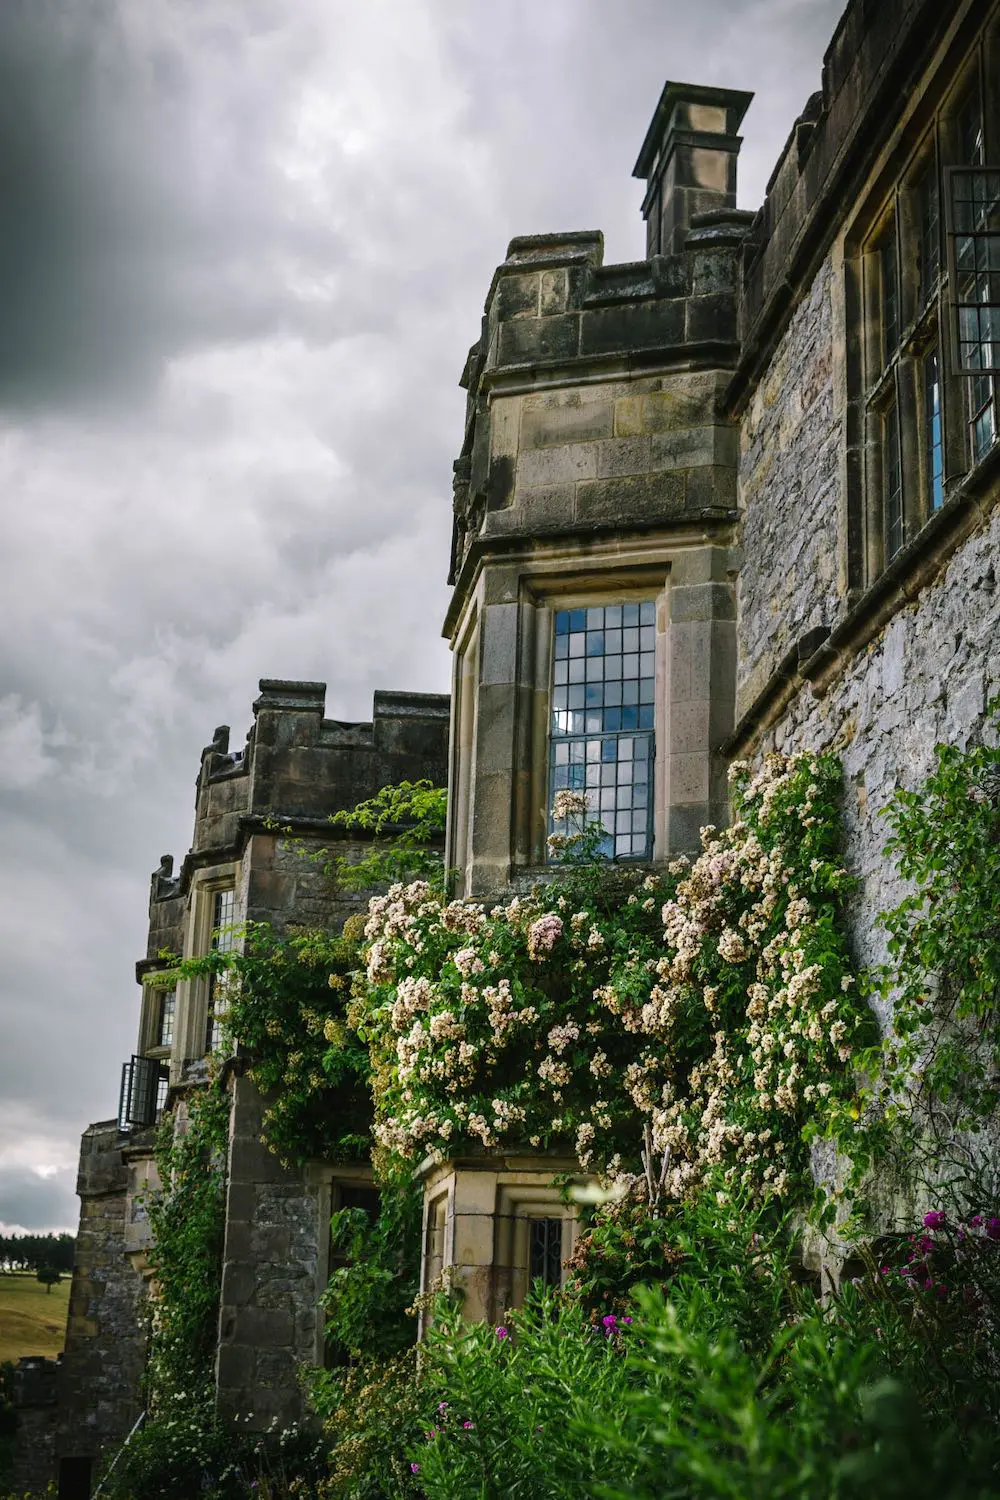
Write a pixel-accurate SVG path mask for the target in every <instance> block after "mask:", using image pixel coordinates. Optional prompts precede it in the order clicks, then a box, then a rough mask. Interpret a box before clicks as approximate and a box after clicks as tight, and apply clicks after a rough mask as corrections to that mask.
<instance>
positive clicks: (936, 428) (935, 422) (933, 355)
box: [924, 349, 944, 510]
mask: <svg viewBox="0 0 1000 1500" xmlns="http://www.w3.org/2000/svg"><path fill="white" fill-rule="evenodd" d="M924 418H925V422H926V433H927V499H928V502H929V504H930V508H931V510H939V509H940V507H941V506H942V505H943V504H944V437H943V432H942V427H941V364H940V361H939V359H938V352H937V350H936V349H932V350H931V351H930V353H929V354H927V355H925V356H924Z"/></svg>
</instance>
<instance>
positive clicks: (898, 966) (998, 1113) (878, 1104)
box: [866, 700, 1000, 1208]
mask: <svg viewBox="0 0 1000 1500" xmlns="http://www.w3.org/2000/svg"><path fill="white" fill-rule="evenodd" d="M990 711H991V718H990V722H989V724H988V726H987V732H988V733H991V734H992V737H994V738H995V737H996V736H997V735H998V734H1000V700H996V701H994V702H993V703H992V704H991V705H990ZM935 762H936V763H935V768H934V770H933V772H932V773H931V775H930V776H929V777H928V778H927V779H926V780H925V782H924V783H923V784H922V785H921V786H920V787H918V788H917V789H916V790H915V791H906V790H903V789H900V790H898V791H897V792H896V794H895V796H894V798H893V800H892V802H891V803H890V804H889V806H888V808H887V809H886V814H885V816H886V818H887V821H888V824H889V828H890V837H889V840H888V843H887V844H886V849H885V852H886V854H887V855H888V856H890V857H891V858H892V859H894V860H895V862H896V865H897V867H898V869H899V873H900V874H901V875H902V876H903V877H904V878H905V879H906V880H907V881H908V882H909V884H910V889H909V891H908V892H907V894H906V895H905V896H904V897H903V899H902V900H901V901H900V902H899V903H898V904H897V905H896V906H895V907H893V908H892V909H891V910H890V911H888V912H886V913H884V914H883V915H882V916H881V917H880V919H879V920H880V924H881V926H882V927H883V928H884V930H885V931H886V933H887V942H888V951H889V962H888V963H886V964H884V965H882V966H880V967H879V968H877V969H876V970H875V971H873V974H872V976H871V988H872V989H873V990H874V992H875V994H876V995H878V996H879V997H880V998H881V999H882V1000H883V1001H884V1002H885V1003H886V1005H887V1008H888V1009H889V1011H890V1013H891V1026H890V1029H889V1032H888V1034H887V1036H886V1038H885V1041H884V1043H883V1045H882V1046H881V1048H879V1049H878V1050H877V1051H873V1052H872V1053H871V1054H870V1055H869V1057H868V1058H867V1059H866V1062H867V1066H868V1069H869V1071H870V1074H871V1076H872V1079H873V1080H874V1082H873V1087H872V1091H871V1096H870V1110H869V1115H868V1120H867V1127H868V1129H867V1142H866V1144H867V1146H868V1149H869V1151H870V1152H873V1153H876V1154H878V1155H879V1156H881V1157H883V1158H890V1159H892V1161H893V1163H894V1165H895V1166H896V1168H897V1169H898V1170H899V1171H900V1172H901V1174H902V1176H903V1177H904V1178H906V1179H910V1180H912V1181H916V1182H921V1181H922V1182H923V1184H924V1189H925V1191H926V1189H927V1188H929V1187H931V1186H932V1191H933V1192H934V1194H935V1195H936V1196H940V1194H942V1193H947V1192H948V1191H949V1184H950V1186H951V1191H952V1196H953V1197H954V1198H955V1199H956V1206H957V1205H959V1204H962V1203H965V1204H969V1202H970V1199H971V1206H972V1207H973V1208H976V1207H980V1208H982V1207H985V1206H986V1203H987V1202H988V1201H990V1199H991V1198H992V1197H993V1196H994V1195H995V1192H996V1187H997V1181H996V1177H995V1174H994V1173H993V1172H992V1171H990V1169H989V1153H988V1151H984V1150H983V1146H984V1145H985V1143H986V1140H987V1139H988V1136H989V1134H990V1133H991V1132H995V1130H996V1127H997V1124H998V1121H1000V1110H998V1098H1000V1092H998V1090H1000V747H997V746H996V745H988V744H983V745H976V746H972V747H970V748H968V749H965V750H961V749H959V748H958V747H956V746H954V745H938V746H937V747H936V749H935ZM983 1132H986V1135H984V1134H983ZM984 1170H985V1172H986V1181H985V1182H984V1181H983V1180H982V1179H983V1174H984ZM984 1193H985V1194H986V1195H988V1196H987V1197H984Z"/></svg>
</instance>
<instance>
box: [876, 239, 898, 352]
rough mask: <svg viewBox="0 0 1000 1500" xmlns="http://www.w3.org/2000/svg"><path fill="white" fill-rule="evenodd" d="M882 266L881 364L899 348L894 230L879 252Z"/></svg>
mask: <svg viewBox="0 0 1000 1500" xmlns="http://www.w3.org/2000/svg"><path fill="white" fill-rule="evenodd" d="M879 260H880V263H881V267H882V364H883V367H884V366H885V365H887V364H888V363H889V361H890V360H891V359H892V358H893V356H894V355H895V353H896V350H897V349H898V348H899V264H898V262H897V259H896V230H895V227H893V229H892V232H891V233H890V234H889V235H888V236H887V238H886V239H885V241H884V242H883V244H882V248H881V251H880V253H879Z"/></svg>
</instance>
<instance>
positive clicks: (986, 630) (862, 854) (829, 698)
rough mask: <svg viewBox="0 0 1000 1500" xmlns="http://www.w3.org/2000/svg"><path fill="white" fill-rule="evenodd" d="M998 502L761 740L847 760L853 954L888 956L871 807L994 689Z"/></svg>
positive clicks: (969, 724)
mask: <svg viewBox="0 0 1000 1500" xmlns="http://www.w3.org/2000/svg"><path fill="white" fill-rule="evenodd" d="M998 573H1000V511H998V510H996V509H994V512H993V515H992V518H991V519H990V521H989V522H988V524H984V525H983V527H982V528H981V529H980V530H979V531H978V532H977V533H976V534H975V535H974V536H973V537H972V538H970V539H969V540H968V541H966V542H965V543H964V544H963V545H962V547H961V548H960V549H959V550H958V551H957V552H956V553H955V554H954V556H953V557H952V558H951V561H950V562H949V563H948V565H947V567H946V568H945V569H944V571H943V572H942V574H941V576H940V577H939V578H938V579H937V580H936V581H935V582H933V583H932V584H930V585H929V586H928V587H927V588H926V589H925V590H924V591H923V592H922V594H921V595H920V596H919V598H918V599H916V600H915V601H914V602H913V603H911V604H909V605H907V606H906V607H905V608H903V609H901V610H900V611H899V613H898V614H896V615H895V616H894V618H893V619H892V620H891V621H890V622H889V623H888V624H887V625H886V627H885V628H884V629H883V630H882V632H881V633H880V634H879V635H878V636H876V637H875V639H874V640H872V641H871V642H870V643H869V644H868V646H867V647H865V648H864V649H863V650H862V651H861V652H860V653H859V654H858V655H857V656H856V657H855V658H854V660H853V661H852V662H851V663H850V665H849V666H848V667H847V670H846V671H845V672H844V674H843V676H842V677H840V678H839V679H838V680H836V681H835V682H834V683H833V685H832V686H830V687H829V689H828V690H827V691H826V692H825V693H824V694H823V695H822V696H816V695H814V693H813V691H812V690H811V688H810V687H809V685H808V684H803V686H802V688H801V689H800V691H799V692H798V694H797V696H795V697H794V698H793V699H792V700H791V702H790V703H789V704H788V706H787V708H786V711H785V713H784V715H783V716H782V717H781V719H780V720H779V721H778V723H777V724H776V725H775V726H774V727H773V728H772V729H771V730H770V731H769V732H768V734H767V735H766V737H765V738H764V740H763V742H762V746H761V748H762V749H765V750H766V749H768V748H772V747H773V748H776V749H778V750H784V751H790V750H797V749H823V750H825V749H833V750H836V751H837V752H838V753H839V754H840V755H841V756H842V758H843V762H844V771H845V780H846V794H845V799H844V812H845V818H846V825H847V858H848V864H849V866H850V868H851V869H852V871H853V872H854V873H855V874H857V875H858V876H859V877H860V880H861V888H860V891H859V893H858V895H857V897H856V899H855V901H854V903H853V905H852V908H851V925H852V930H853V937H854V947H855V953H856V956H857V958H858V959H859V961H860V962H862V963H868V962H871V961H876V960H879V959H881V958H882V957H884V951H883V947H882V940H881V937H880V934H879V932H878V930H877V928H876V927H875V925H874V924H875V917H876V915H877V913H878V912H879V911H882V910H885V908H886V907H888V906H891V905H892V904H894V903H895V902H896V901H897V900H898V899H899V897H900V894H901V889H902V888H901V886H900V883H899V881H898V879H897V877H896V876H895V872H894V869H893V867H892V865H891V864H890V863H889V862H888V861H887V860H886V859H885V857H884V856H883V854H882V847H883V845H884V843H885V839H886V831H885V824H884V822H883V820H882V819H880V818H879V816H878V814H879V812H880V810H881V809H882V808H883V807H885V805H886V804H887V802H888V801H889V799H890V797H891V796H892V792H893V790H894V788H895V787H897V786H905V787H908V788H912V787H914V786H916V785H917V784H918V783H919V782H920V781H921V780H922V779H923V778H924V777H925V776H926V775H927V774H928V772H929V771H930V770H931V769H932V768H933V764H934V745H935V744H936V743H937V742H938V741H947V742H949V743H952V744H957V745H962V746H964V745H966V744H968V743H970V741H975V740H976V739H977V738H978V737H980V736H981V734H982V730H983V724H984V720H985V709H986V704H987V702H988V701H989V700H990V698H991V697H994V696H996V695H997V693H1000V649H998V644H997V643H998V641H1000V580H998Z"/></svg>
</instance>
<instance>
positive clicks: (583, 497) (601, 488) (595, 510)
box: [576, 473, 684, 522]
mask: <svg viewBox="0 0 1000 1500" xmlns="http://www.w3.org/2000/svg"><path fill="white" fill-rule="evenodd" d="M683 508H684V477H683V475H678V474H671V473H662V474H637V475H634V476H628V475H623V476H622V477H620V478H616V479H596V480H590V481H587V482H586V483H583V484H581V485H579V487H578V489H577V494H576V514H577V519H578V520H580V521H583V522H595V521H618V522H628V521H643V520H646V519H652V518H653V517H668V516H671V515H675V514H678V513H679V512H680V511H682V510H683Z"/></svg>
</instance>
